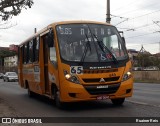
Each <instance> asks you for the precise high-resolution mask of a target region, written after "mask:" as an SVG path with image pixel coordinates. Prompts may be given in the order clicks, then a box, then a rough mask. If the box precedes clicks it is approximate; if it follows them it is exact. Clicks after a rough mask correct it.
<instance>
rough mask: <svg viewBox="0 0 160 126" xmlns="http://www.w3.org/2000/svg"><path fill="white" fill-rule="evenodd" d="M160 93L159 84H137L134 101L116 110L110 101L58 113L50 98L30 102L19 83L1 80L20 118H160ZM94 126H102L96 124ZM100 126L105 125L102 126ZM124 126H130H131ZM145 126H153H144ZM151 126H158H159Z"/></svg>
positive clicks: (4, 93) (2, 89) (1, 87)
mask: <svg viewBox="0 0 160 126" xmlns="http://www.w3.org/2000/svg"><path fill="white" fill-rule="evenodd" d="M159 90H160V84H142V83H135V84H134V95H133V97H132V98H127V99H126V101H125V103H124V104H123V106H114V105H113V104H112V103H111V102H110V100H106V101H91V102H80V103H73V104H71V105H70V106H69V108H68V109H67V110H59V109H57V108H56V106H55V105H54V104H53V102H52V101H51V100H49V99H48V98H44V97H38V96H35V97H34V98H29V97H28V95H27V91H26V90H25V89H22V88H21V87H20V86H19V85H18V83H17V82H3V81H2V80H0V97H1V98H2V99H4V100H5V101H6V102H8V104H9V105H10V106H12V108H13V109H14V110H15V111H16V113H17V116H18V117H160V91H159ZM11 116H12V115H11ZM159 121H160V120H159ZM58 125H64V124H58ZM65 125H73V126H74V125H75V124H65ZM76 125H80V126H82V125H87V124H76ZM93 125H94V126H99V124H96V123H94V124H93ZM101 125H105V124H102V123H101ZM111 125H113V126H114V125H116V124H111ZM124 125H126V126H128V124H123V126H124ZM129 125H135V124H129ZM137 125H139V124H136V126H137ZM145 125H149V126H150V125H151V124H146V123H145ZM152 125H153V126H156V125H157V126H158V124H152Z"/></svg>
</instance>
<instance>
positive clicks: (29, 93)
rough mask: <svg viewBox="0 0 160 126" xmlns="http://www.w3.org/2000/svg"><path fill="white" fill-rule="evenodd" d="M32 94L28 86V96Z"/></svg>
mask: <svg viewBox="0 0 160 126" xmlns="http://www.w3.org/2000/svg"><path fill="white" fill-rule="evenodd" d="M33 95H34V94H33V92H32V91H31V90H30V88H29V87H28V96H29V97H33Z"/></svg>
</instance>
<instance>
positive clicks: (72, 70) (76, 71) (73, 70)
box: [70, 66, 83, 74]
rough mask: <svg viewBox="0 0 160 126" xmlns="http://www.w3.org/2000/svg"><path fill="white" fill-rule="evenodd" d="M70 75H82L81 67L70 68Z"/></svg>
mask: <svg viewBox="0 0 160 126" xmlns="http://www.w3.org/2000/svg"><path fill="white" fill-rule="evenodd" d="M70 73H71V74H82V73H83V66H71V67H70Z"/></svg>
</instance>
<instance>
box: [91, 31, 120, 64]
mask: <svg viewBox="0 0 160 126" xmlns="http://www.w3.org/2000/svg"><path fill="white" fill-rule="evenodd" d="M93 36H94V38H96V39H97V43H98V46H99V47H100V49H101V50H102V51H103V52H104V53H106V52H105V51H104V49H105V50H107V51H108V52H109V54H110V55H111V56H112V59H113V60H114V61H115V62H116V63H118V60H117V59H116V57H115V56H114V55H113V53H112V52H111V50H110V49H109V48H108V47H107V46H105V45H104V43H103V42H102V41H100V40H98V38H97V36H96V35H95V34H93Z"/></svg>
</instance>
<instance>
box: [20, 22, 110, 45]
mask: <svg viewBox="0 0 160 126" xmlns="http://www.w3.org/2000/svg"><path fill="white" fill-rule="evenodd" d="M80 23H88V24H95V23H96V24H103V25H110V26H111V24H109V23H106V22H98V21H87V20H76V21H75V20H73V21H60V22H54V23H51V24H50V25H48V26H47V27H45V28H43V29H42V30H40V31H38V32H37V33H35V34H33V35H31V36H30V37H29V38H27V39H26V40H25V41H23V42H22V43H20V44H19V46H22V45H23V44H25V43H26V42H28V41H30V40H32V39H33V38H34V37H37V36H39V35H40V34H42V33H44V32H46V31H47V30H49V29H50V28H52V27H54V26H56V25H62V24H80Z"/></svg>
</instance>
